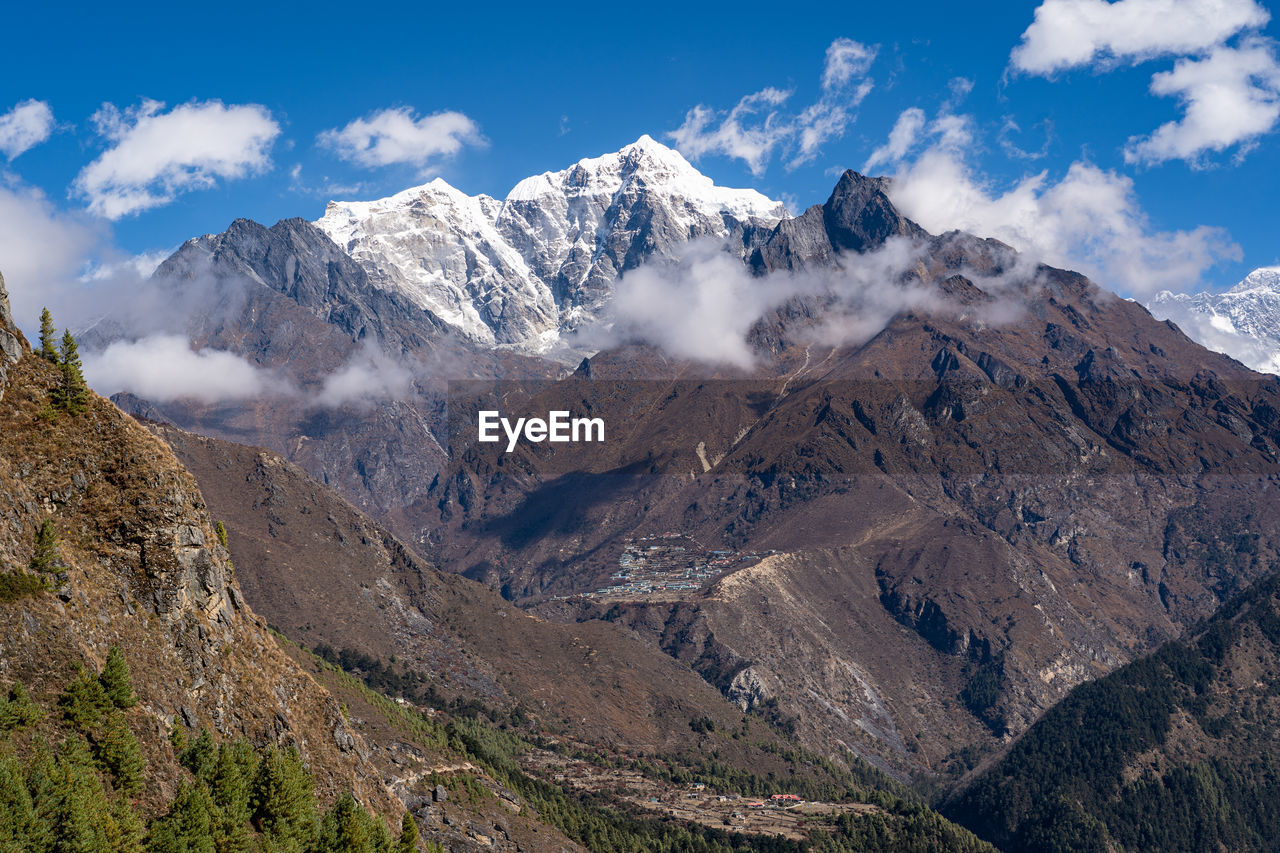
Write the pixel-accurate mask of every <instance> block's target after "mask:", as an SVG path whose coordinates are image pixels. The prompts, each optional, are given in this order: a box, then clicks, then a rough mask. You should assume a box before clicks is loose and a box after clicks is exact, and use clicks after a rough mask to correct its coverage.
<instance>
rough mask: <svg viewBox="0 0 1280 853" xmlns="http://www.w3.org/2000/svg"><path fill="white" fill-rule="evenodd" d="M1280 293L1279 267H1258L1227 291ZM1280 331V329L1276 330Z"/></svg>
mask: <svg viewBox="0 0 1280 853" xmlns="http://www.w3.org/2000/svg"><path fill="white" fill-rule="evenodd" d="M1252 291H1258V292H1265V293H1280V267H1259V268H1258V269H1256V270H1254V271H1253V272H1251V273H1249V274H1248V275H1247V276H1245V277H1244V280H1243V281H1241V282H1240V283H1239V284H1237V285H1236V286H1235V287H1233V288H1231V289H1230V290H1228V291H1227V293H1249V292H1252ZM1277 331H1280V330H1277Z"/></svg>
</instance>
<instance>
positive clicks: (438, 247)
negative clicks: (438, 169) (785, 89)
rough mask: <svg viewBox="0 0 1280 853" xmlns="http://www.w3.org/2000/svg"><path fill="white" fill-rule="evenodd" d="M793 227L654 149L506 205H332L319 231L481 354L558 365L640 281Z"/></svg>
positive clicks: (533, 189)
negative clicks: (625, 284) (696, 250)
mask: <svg viewBox="0 0 1280 853" xmlns="http://www.w3.org/2000/svg"><path fill="white" fill-rule="evenodd" d="M785 215H786V211H785V209H784V207H783V205H782V204H781V203H779V202H776V201H773V200H771V199H769V198H767V197H765V196H763V195H761V194H760V193H758V192H756V191H755V190H750V189H728V188H725V187H719V186H716V185H715V184H714V183H713V182H712V181H711V179H710V178H708V177H706V176H705V175H703V174H702V173H700V172H699V171H698V170H697V169H695V168H694V167H693V166H691V165H690V164H689V162H688V161H687V160H685V159H684V157H683V156H681V155H680V153H679V152H677V151H675V150H673V149H671V148H668V147H667V146H665V145H662V144H661V143H659V142H656V141H654V140H653V139H651V138H650V137H648V136H642V137H640V139H638V140H637V141H636V142H634V143H632V144H631V145H628V146H626V147H624V148H623V149H622V150H620V151H617V152H615V153H612V154H606V155H604V156H602V157H592V158H588V159H584V160H579V161H578V162H577V163H575V164H574V165H573V166H570V167H569V168H568V169H565V170H563V171H559V172H546V173H543V174H541V175H536V176H534V177H530V178H526V179H524V180H523V181H520V182H519V183H518V184H516V186H515V187H514V188H512V190H511V191H510V192H509V193H508V194H507V198H506V199H505V201H502V202H499V201H497V200H496V199H494V198H492V197H490V196H485V195H479V196H468V195H466V194H465V193H463V192H460V191H459V190H457V189H455V188H454V187H452V186H450V185H449V184H447V183H445V182H444V181H443V180H440V179H439V178H437V179H436V180H434V181H431V182H430V183H428V184H425V185H423V186H420V187H413V188H411V189H408V190H405V191H403V192H400V193H397V194H396V195H393V196H390V197H389V198H384V199H379V200H377V201H363V202H362V201H342V202H337V201H335V202H330V203H329V205H328V207H327V208H326V209H325V214H324V216H323V217H322V218H321V219H320V220H319V221H318V222H316V225H318V226H319V227H320V228H321V230H323V231H324V232H325V233H326V234H328V235H329V237H330V238H331V239H332V240H333V241H334V242H335V243H337V244H338V245H339V246H341V247H342V248H343V249H344V250H345V251H347V252H348V253H349V254H350V255H351V257H352V258H354V259H355V260H356V261H357V262H358V263H360V264H361V265H362V266H363V267H364V268H365V270H366V272H367V273H368V274H369V276H370V279H371V281H373V282H374V284H375V285H376V286H378V287H382V288H387V289H392V290H397V291H400V292H401V293H403V294H405V295H406V296H408V297H409V298H410V299H412V300H413V301H414V302H415V303H416V304H418V305H420V306H421V307H422V308H425V309H427V310H429V311H431V312H432V313H434V314H435V315H437V316H438V317H440V318H441V319H443V320H445V321H446V322H448V323H449V324H451V325H453V326H455V327H456V328H458V329H459V330H460V331H462V332H463V333H464V334H466V335H468V336H469V337H471V338H473V339H475V340H477V341H480V342H483V343H486V344H490V345H497V346H508V347H511V348H514V349H520V350H525V351H530V352H545V351H547V350H550V349H552V348H554V347H555V346H556V345H557V344H558V342H559V341H560V339H561V335H562V334H563V333H565V332H567V331H570V330H572V329H573V328H575V327H577V326H579V325H581V324H583V323H585V322H587V321H589V320H591V319H592V318H594V317H595V316H597V314H598V312H599V311H600V310H601V309H602V308H603V307H604V305H606V304H607V303H608V301H609V298H610V297H611V296H612V293H613V285H614V282H615V281H616V280H617V278H618V276H619V275H621V274H622V273H623V272H625V271H626V270H628V269H631V268H633V267H636V266H638V265H639V264H640V263H642V262H644V261H647V260H650V259H653V258H667V257H671V256H673V255H674V254H675V253H676V252H678V250H679V247H680V246H681V245H682V244H684V243H686V242H688V241H689V240H692V239H696V238H699V237H712V238H718V239H725V238H727V237H729V236H730V234H732V233H734V232H735V231H741V230H743V229H747V228H759V227H771V226H772V225H773V224H774V223H776V222H777V221H778V220H779V219H781V218H783V217H784V216H785Z"/></svg>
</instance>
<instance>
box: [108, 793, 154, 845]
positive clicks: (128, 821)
mask: <svg viewBox="0 0 1280 853" xmlns="http://www.w3.org/2000/svg"><path fill="white" fill-rule="evenodd" d="M110 827H111V830H110V832H109V833H108V834H107V843H108V844H109V845H111V846H110V847H109V848H108V849H110V850H111V853H145V851H146V847H145V846H144V841H145V840H146V837H147V829H146V827H145V826H143V825H142V818H140V817H138V813H137V812H135V811H134V810H133V805H132V804H131V803H130V802H129V800H128V799H127V798H126V797H116V799H115V800H114V801H113V802H112V803H111V823H110Z"/></svg>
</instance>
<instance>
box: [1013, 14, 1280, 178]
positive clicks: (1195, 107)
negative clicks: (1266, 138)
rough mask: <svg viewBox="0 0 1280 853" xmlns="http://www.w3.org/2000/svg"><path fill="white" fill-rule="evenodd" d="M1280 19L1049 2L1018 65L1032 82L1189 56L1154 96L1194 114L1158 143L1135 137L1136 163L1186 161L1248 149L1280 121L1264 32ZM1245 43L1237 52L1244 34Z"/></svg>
mask: <svg viewBox="0 0 1280 853" xmlns="http://www.w3.org/2000/svg"><path fill="white" fill-rule="evenodd" d="M1270 18H1271V15H1270V13H1269V12H1268V11H1267V10H1266V9H1264V8H1263V7H1262V6H1260V5H1259V4H1258V3H1256V2H1255V0H1118V2H1114V3H1107V2H1104V0H1044V2H1043V3H1042V4H1041V5H1040V7H1039V8H1037V9H1036V13H1035V20H1034V21H1033V22H1032V24H1031V26H1029V27H1027V29H1026V31H1025V32H1024V33H1023V34H1022V43H1021V44H1020V45H1018V46H1017V47H1016V48H1014V50H1013V53H1012V54H1011V56H1010V65H1011V67H1012V68H1014V69H1016V70H1018V71H1023V72H1025V73H1028V74H1039V75H1051V74H1053V73H1055V72H1058V71H1063V70H1067V69H1070V68H1077V67H1080V66H1094V67H1097V68H1102V69H1106V68H1109V67H1112V66H1114V65H1118V64H1121V63H1126V62H1127V63H1133V64H1137V63H1140V62H1144V61H1147V60H1150V59H1155V58H1158V57H1162V56H1179V57H1182V58H1181V59H1179V60H1178V62H1177V63H1176V64H1175V66H1174V68H1173V70H1172V71H1163V72H1160V73H1157V74H1156V75H1154V76H1153V77H1152V78H1151V92H1152V94H1154V95H1160V96H1166V97H1176V98H1178V100H1179V101H1180V102H1181V104H1182V107H1183V109H1184V115H1183V116H1182V118H1181V119H1179V120H1177V121H1171V122H1167V123H1166V124H1164V125H1161V126H1160V127H1159V128H1157V129H1156V131H1155V132H1154V133H1152V134H1151V135H1150V136H1148V137H1145V138H1143V137H1137V136H1135V137H1132V138H1131V139H1130V140H1129V143H1128V145H1127V146H1126V147H1125V152H1124V154H1125V160H1126V161H1127V162H1129V163H1143V164H1148V165H1150V164H1156V163H1162V162H1165V161H1167V160H1186V161H1187V162H1189V163H1191V164H1192V165H1193V166H1195V165H1200V163H1201V161H1202V159H1203V157H1204V155H1205V154H1206V153H1208V152H1220V151H1223V150H1225V149H1227V148H1230V147H1232V146H1235V145H1242V146H1243V148H1242V150H1241V151H1240V152H1238V155H1237V156H1240V155H1242V154H1243V153H1245V151H1247V150H1248V148H1249V147H1250V145H1251V143H1253V142H1254V141H1255V140H1256V139H1257V138H1258V137H1259V136H1261V135H1262V134H1264V133H1267V132H1269V131H1271V130H1272V129H1273V128H1274V127H1275V125H1276V122H1277V120H1278V119H1280V61H1277V59H1276V53H1275V44H1274V43H1273V42H1272V41H1271V40H1270V39H1266V38H1263V37H1261V36H1259V35H1257V34H1256V33H1255V34H1253V35H1250V34H1249V33H1252V32H1254V31H1256V30H1258V29H1259V28H1261V27H1262V26H1264V25H1265V24H1266V23H1267V21H1269V20H1270ZM1241 33H1244V34H1245V35H1243V36H1241V39H1240V42H1239V43H1238V44H1237V45H1236V46H1234V47H1232V46H1229V45H1228V44H1227V43H1228V42H1229V41H1230V40H1231V39H1233V38H1235V37H1236V36H1237V35H1239V34H1241Z"/></svg>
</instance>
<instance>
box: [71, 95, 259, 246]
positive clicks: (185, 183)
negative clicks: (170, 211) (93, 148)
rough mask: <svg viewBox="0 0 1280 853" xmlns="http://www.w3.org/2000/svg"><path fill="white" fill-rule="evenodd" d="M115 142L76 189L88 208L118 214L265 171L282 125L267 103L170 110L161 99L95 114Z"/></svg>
mask: <svg viewBox="0 0 1280 853" xmlns="http://www.w3.org/2000/svg"><path fill="white" fill-rule="evenodd" d="M93 122H94V125H95V126H96V127H97V130H98V133H99V134H100V135H102V136H103V137H104V138H106V139H107V140H108V141H109V142H110V143H111V147H110V148H108V149H107V150H106V151H104V152H103V153H102V154H101V156H99V157H98V158H97V159H96V160H94V161H93V162H92V163H90V164H89V165H88V166H85V167H84V169H82V170H81V172H80V174H79V175H78V176H77V177H76V180H75V184H74V190H75V192H76V193H78V194H79V195H81V196H82V197H84V198H86V199H88V202H89V211H90V212H91V213H94V214H96V215H98V216H102V217H104V218H106V219H112V220H114V219H120V218H121V217H124V216H128V215H130V214H134V213H139V212H141V211H144V210H148V209H151V208H154V207H160V206H162V205H165V204H168V203H169V202H171V201H173V200H174V199H175V198H176V197H177V196H179V195H181V194H182V193H185V192H190V191H192V190H198V189H207V188H209V187H212V186H215V185H216V184H217V182H218V180H220V179H221V180H232V179H236V178H243V177H246V176H248V175H254V174H259V173H262V172H265V171H266V170H267V169H268V168H269V167H270V165H271V161H270V158H269V152H270V149H271V144H272V142H274V140H275V139H276V137H278V136H279V135H280V126H279V125H278V124H276V122H275V120H274V119H272V117H271V113H270V112H268V111H267V109H266V108H265V107H261V106H258V105H256V104H248V105H232V106H227V105H225V104H223V103H222V102H221V101H203V102H199V101H193V102H191V103H188V104H183V105H181V106H178V107H174V108H173V109H172V110H170V111H168V112H164V104H162V103H160V102H159V101H150V100H148V101H144V102H143V103H142V104H141V105H139V106H137V107H131V108H129V109H127V110H124V111H121V110H120V109H119V108H118V107H116V106H114V105H112V104H104V105H103V106H102V108H101V109H99V110H98V111H97V112H96V113H94V115H93Z"/></svg>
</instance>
